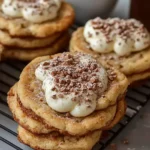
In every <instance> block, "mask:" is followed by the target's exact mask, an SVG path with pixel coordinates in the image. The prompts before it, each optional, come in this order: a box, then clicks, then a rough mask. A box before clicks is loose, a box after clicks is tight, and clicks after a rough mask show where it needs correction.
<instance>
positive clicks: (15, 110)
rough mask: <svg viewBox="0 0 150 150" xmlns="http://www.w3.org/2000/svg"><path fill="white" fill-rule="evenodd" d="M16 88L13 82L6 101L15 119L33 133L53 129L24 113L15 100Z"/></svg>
mask: <svg viewBox="0 0 150 150" xmlns="http://www.w3.org/2000/svg"><path fill="white" fill-rule="evenodd" d="M16 88H17V84H15V85H14V86H13V87H12V88H11V89H10V91H9V93H8V97H7V102H8V105H9V108H10V110H11V112H12V114H13V118H14V119H15V121H16V122H18V123H19V124H20V125H21V126H22V127H24V128H25V129H26V130H28V131H30V132H32V133H35V134H47V133H50V132H52V131H54V129H53V128H50V127H49V128H48V127H47V126H46V125H45V124H42V123H41V122H40V121H37V120H36V119H33V118H32V117H29V116H28V115H27V114H26V113H24V112H23V111H22V109H21V107H20V105H19V103H18V101H17V93H16ZM55 131H56V130H55Z"/></svg>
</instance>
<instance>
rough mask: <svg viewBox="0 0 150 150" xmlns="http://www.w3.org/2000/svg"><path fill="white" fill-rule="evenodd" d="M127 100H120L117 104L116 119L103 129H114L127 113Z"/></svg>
mask: <svg viewBox="0 0 150 150" xmlns="http://www.w3.org/2000/svg"><path fill="white" fill-rule="evenodd" d="M126 108H127V105H126V101H125V100H120V101H118V105H117V111H116V115H115V117H114V119H113V120H112V121H111V123H110V124H108V125H107V126H106V127H104V128H103V130H110V129H112V128H113V127H114V126H115V125H116V124H117V123H118V122H119V121H120V120H121V119H122V118H123V116H124V115H125V113H126Z"/></svg>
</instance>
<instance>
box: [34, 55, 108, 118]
mask: <svg viewBox="0 0 150 150" xmlns="http://www.w3.org/2000/svg"><path fill="white" fill-rule="evenodd" d="M35 76H36V78H37V79H39V80H41V81H42V82H43V85H42V88H43V90H44V92H45V98H46V102H47V104H48V105H49V106H50V107H51V108H52V109H54V110H55V111H57V112H62V113H65V112H69V113H70V114H71V115H72V116H75V117H84V116H87V115H89V114H91V113H92V112H93V111H94V110H95V109H96V103H97V100H98V98H99V97H100V95H101V94H102V93H103V92H104V91H105V90H106V89H107V84H108V76H107V71H106V70H105V69H104V68H103V67H102V66H101V65H100V64H98V63H97V61H96V60H95V59H94V58H92V56H90V55H86V54H81V53H77V54H76V55H71V54H68V53H63V54H61V55H60V56H57V57H55V58H53V59H51V60H48V61H44V62H42V63H40V65H39V66H38V67H37V68H36V70H35Z"/></svg>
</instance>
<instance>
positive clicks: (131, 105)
mask: <svg viewBox="0 0 150 150" xmlns="http://www.w3.org/2000/svg"><path fill="white" fill-rule="evenodd" d="M25 65H26V63H23V62H16V61H15V62H13V61H9V62H2V63H0V150H31V149H30V148H29V147H27V146H25V145H23V144H21V143H19V141H18V140H17V123H16V122H15V121H14V120H13V118H12V114H11V112H10V111H9V108H8V105H7V101H6V96H7V92H8V90H9V88H10V87H11V86H12V85H13V84H14V83H16V82H17V81H18V78H19V75H20V72H21V71H22V69H23V67H24V66H25ZM149 89H150V80H147V81H146V82H145V83H144V84H143V85H141V86H140V87H136V88H130V89H129V90H128V92H127V96H126V100H127V103H128V108H127V112H126V115H125V117H124V118H123V119H122V120H121V121H120V123H118V124H117V125H116V126H115V127H114V128H113V129H112V130H110V131H108V132H107V136H106V137H105V138H103V139H102V140H101V141H100V142H99V143H97V144H96V146H95V147H94V150H104V149H105V148H106V147H107V146H108V145H109V144H110V143H111V141H112V140H113V139H114V138H116V137H117V136H118V134H120V133H121V131H122V130H123V129H124V128H126V127H127V126H128V123H129V122H130V121H131V120H132V119H133V118H134V117H135V116H136V115H137V114H138V112H139V111H140V109H141V108H142V107H144V106H145V105H146V103H147V101H148V99H149V97H150V90H149Z"/></svg>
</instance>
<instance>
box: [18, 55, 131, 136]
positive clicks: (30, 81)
mask: <svg viewBox="0 0 150 150" xmlns="http://www.w3.org/2000/svg"><path fill="white" fill-rule="evenodd" d="M68 54H70V55H72V56H71V57H73V56H76V57H81V56H82V55H83V54H76V53H68ZM68 54H67V53H64V54H58V55H54V56H45V57H40V58H37V59H35V60H33V61H32V62H31V63H30V64H29V65H27V66H26V67H25V69H24V70H23V72H22V74H21V76H20V81H19V82H18V88H17V92H18V96H19V98H20V101H21V103H22V105H23V106H24V107H25V108H27V109H30V110H32V111H33V112H34V113H35V114H36V115H37V116H39V117H41V118H42V119H43V120H44V122H46V123H47V124H48V125H49V126H53V127H54V128H58V129H59V130H62V131H66V132H68V133H69V134H72V135H83V134H86V133H87V132H89V131H93V130H96V129H100V128H102V127H105V126H106V125H107V124H108V123H109V122H110V121H111V120H112V119H113V118H114V116H115V114H116V109H117V105H116V103H117V100H120V99H122V97H123V96H124V93H125V91H126V88H127V86H128V81H127V79H126V77H125V76H124V75H123V74H122V73H120V72H119V71H117V70H115V69H113V71H112V70H109V69H108V70H107V72H108V76H109V78H110V80H109V85H108V88H107V90H106V91H105V92H103V95H101V96H100V97H99V98H98V101H97V104H96V110H97V111H95V112H93V113H92V114H90V115H88V116H86V117H80V118H79V117H73V116H71V117H69V119H67V118H68V116H66V115H65V114H64V115H63V114H61V113H58V112H56V111H54V110H53V109H51V107H49V106H48V105H47V103H46V101H45V96H44V92H43V90H42V83H41V81H40V80H38V79H37V78H36V77H35V69H36V68H37V67H38V66H39V64H40V63H41V62H44V61H49V60H51V59H58V57H60V58H61V57H62V58H63V57H67V55H68ZM88 57H91V56H89V55H88ZM67 60H68V59H67V58H66V61H67ZM97 63H100V62H99V60H97ZM29 72H30V73H29ZM27 85H28V86H27ZM37 87H38V88H37ZM39 94H40V95H39ZM41 106H42V107H41ZM108 106H110V107H108ZM107 107H108V108H107ZM105 108H107V109H105ZM102 109H103V110H102ZM106 116H107V117H106Z"/></svg>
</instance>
